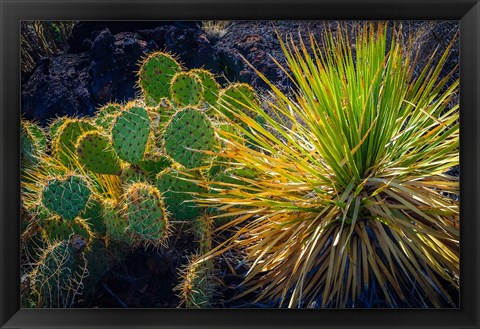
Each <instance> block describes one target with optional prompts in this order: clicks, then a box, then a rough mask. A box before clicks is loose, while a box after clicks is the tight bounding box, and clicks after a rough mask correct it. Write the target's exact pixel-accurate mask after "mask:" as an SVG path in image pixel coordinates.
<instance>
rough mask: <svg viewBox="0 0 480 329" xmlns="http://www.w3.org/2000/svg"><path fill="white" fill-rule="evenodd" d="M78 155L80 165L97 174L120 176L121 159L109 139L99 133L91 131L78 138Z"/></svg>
mask: <svg viewBox="0 0 480 329" xmlns="http://www.w3.org/2000/svg"><path fill="white" fill-rule="evenodd" d="M76 149H77V155H78V160H79V161H80V163H81V164H82V165H83V166H84V167H85V168H87V169H88V170H90V171H93V172H95V173H97V174H109V175H118V174H119V173H120V170H121V168H120V159H119V158H118V156H117V154H116V153H115V150H114V149H113V147H112V145H111V143H110V140H109V139H108V137H106V136H104V135H102V134H101V133H100V132H99V131H89V132H86V133H84V134H83V135H82V136H80V137H79V138H78V142H77V146H76Z"/></svg>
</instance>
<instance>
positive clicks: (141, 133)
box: [112, 104, 150, 164]
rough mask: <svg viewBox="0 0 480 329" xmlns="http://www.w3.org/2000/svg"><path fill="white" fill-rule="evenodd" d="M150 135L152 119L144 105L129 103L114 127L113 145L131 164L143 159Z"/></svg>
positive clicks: (116, 119)
mask: <svg viewBox="0 0 480 329" xmlns="http://www.w3.org/2000/svg"><path fill="white" fill-rule="evenodd" d="M149 135H150V119H149V117H148V113H147V111H146V110H145V109H144V108H143V107H139V106H136V105H133V104H132V105H127V106H126V108H125V109H124V111H122V112H121V113H120V114H119V115H118V116H117V117H116V118H115V123H114V125H113V128H112V139H113V147H114V149H115V151H116V152H117V155H118V156H119V157H120V158H121V159H122V160H125V161H127V162H129V163H131V164H138V163H139V162H140V161H142V159H143V154H144V152H145V149H146V147H147V142H148V138H149Z"/></svg>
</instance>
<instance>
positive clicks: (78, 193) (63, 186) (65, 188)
mask: <svg viewBox="0 0 480 329" xmlns="http://www.w3.org/2000/svg"><path fill="white" fill-rule="evenodd" d="M89 197H90V189H89V188H88V185H87V183H86V182H85V181H84V180H83V179H82V178H81V177H78V176H74V175H68V176H67V177H65V178H53V179H51V180H49V181H48V183H47V186H46V187H45V188H44V189H43V192H42V202H43V204H44V205H45V207H47V208H48V209H49V210H51V211H53V212H54V213H56V214H57V215H60V216H61V217H63V218H64V219H67V220H72V219H74V218H75V217H77V216H78V214H79V213H80V211H82V210H84V209H85V206H86V205H87V201H88V199H89Z"/></svg>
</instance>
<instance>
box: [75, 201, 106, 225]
mask: <svg viewBox="0 0 480 329" xmlns="http://www.w3.org/2000/svg"><path fill="white" fill-rule="evenodd" d="M80 217H81V218H82V219H84V220H85V222H86V223H87V224H88V226H90V229H91V230H92V231H94V232H95V233H100V234H104V233H105V232H106V227H105V223H104V221H103V204H102V201H101V199H98V200H97V198H95V197H91V198H90V200H88V203H87V206H86V208H85V210H84V211H82V212H81V214H80Z"/></svg>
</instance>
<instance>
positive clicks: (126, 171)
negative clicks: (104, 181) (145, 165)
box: [120, 163, 148, 184]
mask: <svg viewBox="0 0 480 329" xmlns="http://www.w3.org/2000/svg"><path fill="white" fill-rule="evenodd" d="M147 180H148V176H147V174H146V173H145V172H144V171H143V170H142V169H141V168H140V167H139V166H138V165H131V164H129V163H126V164H125V165H124V166H123V167H122V172H121V174H120V181H121V182H122V184H131V183H135V182H145V181H147Z"/></svg>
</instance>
